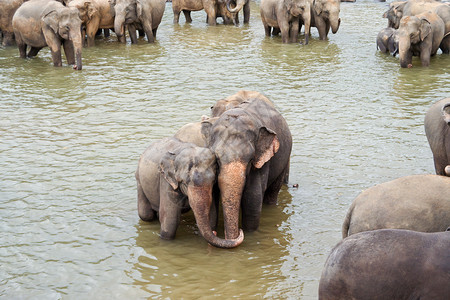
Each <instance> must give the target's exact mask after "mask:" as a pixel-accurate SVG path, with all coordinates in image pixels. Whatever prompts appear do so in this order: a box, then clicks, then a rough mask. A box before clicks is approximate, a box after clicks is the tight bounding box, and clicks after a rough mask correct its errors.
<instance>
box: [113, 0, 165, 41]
mask: <svg viewBox="0 0 450 300" xmlns="http://www.w3.org/2000/svg"><path fill="white" fill-rule="evenodd" d="M111 7H112V8H113V10H114V14H115V17H114V32H115V33H116V35H117V37H118V38H119V39H121V38H122V37H124V36H125V27H128V33H129V34H130V39H131V43H133V44H137V34H136V30H144V32H145V35H146V36H147V41H148V42H149V43H153V42H154V41H155V38H156V31H157V30H158V26H159V24H160V23H161V20H162V17H163V15H164V10H165V8H166V1H165V0H111ZM122 41H124V40H122Z"/></svg>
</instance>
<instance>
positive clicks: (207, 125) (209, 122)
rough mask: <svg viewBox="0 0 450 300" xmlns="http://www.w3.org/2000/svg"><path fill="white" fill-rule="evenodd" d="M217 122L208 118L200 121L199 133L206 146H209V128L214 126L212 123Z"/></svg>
mask: <svg viewBox="0 0 450 300" xmlns="http://www.w3.org/2000/svg"><path fill="white" fill-rule="evenodd" d="M216 120H217V118H210V119H207V120H202V123H201V124H202V128H201V133H202V136H203V137H204V138H205V141H206V144H208V145H211V141H210V140H211V128H212V126H213V124H214V122H215V121H216Z"/></svg>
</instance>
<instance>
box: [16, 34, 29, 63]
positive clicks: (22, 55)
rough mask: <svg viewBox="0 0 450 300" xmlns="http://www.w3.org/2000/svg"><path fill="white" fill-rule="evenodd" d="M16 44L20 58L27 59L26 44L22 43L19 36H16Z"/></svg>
mask: <svg viewBox="0 0 450 300" xmlns="http://www.w3.org/2000/svg"><path fill="white" fill-rule="evenodd" d="M16 43H17V48H19V55H20V58H26V57H27V44H25V43H24V42H23V40H22V38H21V37H20V35H16Z"/></svg>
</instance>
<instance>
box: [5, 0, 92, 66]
mask: <svg viewBox="0 0 450 300" xmlns="http://www.w3.org/2000/svg"><path fill="white" fill-rule="evenodd" d="M12 24H13V28H14V34H15V37H16V43H17V46H18V47H19V52H20V57H22V58H25V57H26V56H28V57H34V56H36V55H37V54H38V52H39V50H41V49H42V48H43V47H45V46H48V47H49V48H50V50H51V53H52V59H53V64H54V65H55V66H57V67H59V66H61V65H62V62H61V44H62V45H63V46H64V52H65V54H66V58H67V62H68V63H69V64H70V65H73V64H75V63H76V65H74V69H77V70H81V68H82V64H81V50H82V47H83V46H82V45H83V43H82V38H81V30H80V29H81V20H80V18H79V16H78V9H76V8H73V7H66V6H64V5H63V4H61V3H60V2H57V1H48V0H32V1H28V2H25V3H24V4H22V6H20V7H19V8H18V9H17V11H16V13H15V14H14V17H13V20H12ZM27 46H30V47H31V49H30V51H29V52H28V54H27V53H26V50H27Z"/></svg>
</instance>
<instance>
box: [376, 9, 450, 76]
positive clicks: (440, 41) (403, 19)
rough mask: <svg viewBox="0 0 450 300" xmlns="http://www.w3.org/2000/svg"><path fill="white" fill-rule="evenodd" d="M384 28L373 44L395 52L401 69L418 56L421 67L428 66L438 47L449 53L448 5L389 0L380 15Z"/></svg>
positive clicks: (449, 26) (449, 22)
mask: <svg viewBox="0 0 450 300" xmlns="http://www.w3.org/2000/svg"><path fill="white" fill-rule="evenodd" d="M383 17H384V18H387V19H388V27H387V28H385V29H382V30H381V31H380V32H379V34H378V36H377V47H378V48H379V49H380V51H382V52H384V53H388V52H390V53H391V54H392V55H394V56H395V55H397V54H398V55H399V60H400V66H401V67H402V68H411V67H412V57H413V56H419V57H420V61H421V63H422V66H424V67H427V66H429V65H430V58H431V56H434V55H436V53H437V51H438V49H441V51H442V53H444V54H449V53H450V5H449V3H443V2H440V1H435V0H408V1H395V2H392V3H390V5H389V9H388V10H387V11H386V12H385V13H384V14H383Z"/></svg>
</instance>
